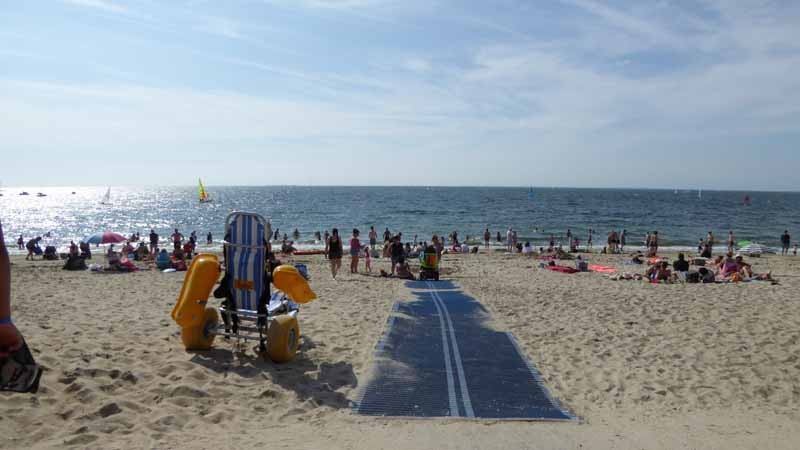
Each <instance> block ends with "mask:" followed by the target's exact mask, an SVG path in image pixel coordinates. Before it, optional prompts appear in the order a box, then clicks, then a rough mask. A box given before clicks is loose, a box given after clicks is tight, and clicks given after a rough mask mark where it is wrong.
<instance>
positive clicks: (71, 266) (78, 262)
mask: <svg viewBox="0 0 800 450" xmlns="http://www.w3.org/2000/svg"><path fill="white" fill-rule="evenodd" d="M87 268H88V267H86V261H85V260H84V259H83V258H80V257H78V256H70V257H69V259H67V262H66V263H64V267H63V270H86V269H87Z"/></svg>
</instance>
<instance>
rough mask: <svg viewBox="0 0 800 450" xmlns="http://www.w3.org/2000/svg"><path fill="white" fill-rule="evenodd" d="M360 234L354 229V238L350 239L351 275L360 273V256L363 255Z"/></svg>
mask: <svg viewBox="0 0 800 450" xmlns="http://www.w3.org/2000/svg"><path fill="white" fill-rule="evenodd" d="M359 234H360V232H359V231H358V229H356V228H353V237H352V238H350V273H358V255H360V254H361V241H360V240H358V235H359Z"/></svg>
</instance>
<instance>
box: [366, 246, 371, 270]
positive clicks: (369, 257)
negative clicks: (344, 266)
mask: <svg viewBox="0 0 800 450" xmlns="http://www.w3.org/2000/svg"><path fill="white" fill-rule="evenodd" d="M369 252H370V250H369V247H365V248H364V268H365V269H366V270H367V272H372V255H370V254H369Z"/></svg>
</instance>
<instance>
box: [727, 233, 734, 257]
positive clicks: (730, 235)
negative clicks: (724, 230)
mask: <svg viewBox="0 0 800 450" xmlns="http://www.w3.org/2000/svg"><path fill="white" fill-rule="evenodd" d="M735 242H736V240H735V238H734V237H733V230H731V231H729V232H728V251H729V252H731V253H733V248H734V246H735V245H736V244H735Z"/></svg>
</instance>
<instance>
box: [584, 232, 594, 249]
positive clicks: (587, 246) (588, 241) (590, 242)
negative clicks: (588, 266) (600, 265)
mask: <svg viewBox="0 0 800 450" xmlns="http://www.w3.org/2000/svg"><path fill="white" fill-rule="evenodd" d="M592 234H594V230H593V229H591V228H589V239H587V240H586V251H588V252H591V251H592Z"/></svg>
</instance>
